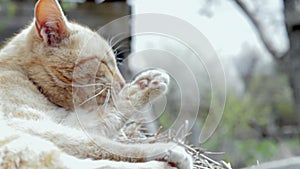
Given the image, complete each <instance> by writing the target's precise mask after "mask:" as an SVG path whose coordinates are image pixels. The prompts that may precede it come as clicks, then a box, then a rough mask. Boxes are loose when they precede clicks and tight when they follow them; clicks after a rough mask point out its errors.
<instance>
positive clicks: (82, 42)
mask: <svg viewBox="0 0 300 169" xmlns="http://www.w3.org/2000/svg"><path fill="white" fill-rule="evenodd" d="M68 26H69V28H70V29H71V31H72V32H74V34H73V35H72V37H71V38H73V41H75V43H77V44H76V45H77V46H78V47H79V48H80V50H81V51H80V53H81V55H82V56H85V57H91V56H97V57H100V58H103V59H105V58H107V57H111V55H112V54H113V52H112V50H111V47H110V46H109V45H108V43H107V42H106V41H105V40H104V39H103V38H102V37H101V36H100V35H99V34H98V33H97V32H94V31H92V30H91V29H89V28H87V27H84V26H81V25H78V24H74V23H71V24H70V25H68Z"/></svg>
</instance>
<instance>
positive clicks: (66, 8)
mask: <svg viewBox="0 0 300 169" xmlns="http://www.w3.org/2000/svg"><path fill="white" fill-rule="evenodd" d="M61 7H62V8H63V10H64V11H66V12H68V11H72V10H74V9H76V8H77V4H76V3H74V2H62V3H61Z"/></svg>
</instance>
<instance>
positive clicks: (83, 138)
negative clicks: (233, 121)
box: [0, 0, 193, 169]
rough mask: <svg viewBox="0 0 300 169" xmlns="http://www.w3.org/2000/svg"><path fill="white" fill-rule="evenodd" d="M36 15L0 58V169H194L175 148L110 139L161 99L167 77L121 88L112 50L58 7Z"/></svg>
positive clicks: (48, 0) (156, 74) (42, 0)
mask: <svg viewBox="0 0 300 169" xmlns="http://www.w3.org/2000/svg"><path fill="white" fill-rule="evenodd" d="M34 14H35V17H34V20H33V22H32V23H31V24H30V25H29V26H28V27H27V28H25V29H24V30H22V31H21V32H20V33H18V34H17V35H16V36H15V37H13V38H12V39H10V40H9V41H8V42H7V43H6V44H5V45H4V47H3V48H2V49H1V51H0V168H7V169H8V168H9V169H13V168H51V169H54V168H72V169H73V168H74V169H75V168H106V169H117V168H119V169H120V168H122V169H138V168H148V169H167V168H168V169H170V168H174V167H176V168H179V169H191V168H192V165H193V160H192V158H191V156H190V155H189V154H188V153H187V152H186V151H185V149H184V148H183V147H181V146H179V145H177V144H176V143H172V142H169V143H154V144H122V143H118V142H116V141H113V139H112V138H113V137H115V135H116V133H117V132H118V130H119V129H120V128H121V127H122V126H123V125H124V123H125V122H126V120H128V118H130V117H131V116H132V115H133V114H135V113H139V111H140V110H141V109H142V108H144V107H145V105H147V104H148V103H149V102H150V101H152V100H154V99H155V98H157V97H159V96H161V95H163V94H165V93H166V91H167V89H168V84H169V76H168V74H167V73H165V72H164V71H161V70H147V71H144V72H142V73H141V74H139V75H138V76H137V77H136V78H135V79H134V80H132V82H130V83H126V82H125V80H124V78H123V77H122V75H121V73H120V71H119V70H118V68H117V64H116V61H115V56H114V53H113V50H112V49H111V47H110V46H109V44H108V43H107V42H106V41H105V40H104V39H103V38H102V37H101V36H100V35H98V34H97V33H96V32H94V31H92V30H91V29H89V28H87V27H84V26H81V25H79V24H77V23H73V22H69V21H68V20H67V19H66V17H65V16H64V14H63V11H62V9H61V7H60V5H59V3H58V2H57V1H56V0H39V1H38V2H37V3H36V6H35V11H34ZM170 164H172V166H171V165H170Z"/></svg>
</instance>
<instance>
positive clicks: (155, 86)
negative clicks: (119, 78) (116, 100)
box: [121, 70, 170, 105]
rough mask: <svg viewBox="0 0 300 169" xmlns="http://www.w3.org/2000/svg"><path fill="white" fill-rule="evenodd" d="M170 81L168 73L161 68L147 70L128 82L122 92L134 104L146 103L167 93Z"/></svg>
mask: <svg viewBox="0 0 300 169" xmlns="http://www.w3.org/2000/svg"><path fill="white" fill-rule="evenodd" d="M169 81H170V77H169V75H168V74H167V73H165V72H163V71H161V70H147V71H144V72H142V73H141V74H139V75H138V76H137V77H136V78H135V79H134V80H133V81H132V82H131V83H129V84H127V85H126V86H125V87H124V88H123V91H122V92H121V93H122V96H123V97H126V98H127V99H129V100H131V101H132V103H133V105H145V104H147V103H149V102H151V101H153V100H154V99H156V98H158V97H159V96H161V95H163V94H165V93H166V92H167V90H168V85H169Z"/></svg>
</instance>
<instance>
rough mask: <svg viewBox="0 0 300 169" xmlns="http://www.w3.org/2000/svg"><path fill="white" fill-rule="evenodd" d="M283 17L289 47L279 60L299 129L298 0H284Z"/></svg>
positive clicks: (299, 1)
mask: <svg viewBox="0 0 300 169" xmlns="http://www.w3.org/2000/svg"><path fill="white" fill-rule="evenodd" d="M283 2H284V17H285V23H286V29H287V33H288V37H289V41H290V49H289V52H288V53H287V55H286V57H285V58H284V59H283V60H281V62H282V65H283V66H284V69H285V71H286V72H287V75H288V77H289V83H290V86H291V90H292V93H293V98H294V108H295V109H294V110H295V113H296V117H297V121H298V128H299V130H300V17H299V16H300V10H299V5H298V4H299V3H300V0H284V1H283Z"/></svg>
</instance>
